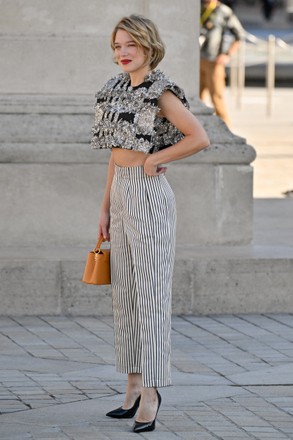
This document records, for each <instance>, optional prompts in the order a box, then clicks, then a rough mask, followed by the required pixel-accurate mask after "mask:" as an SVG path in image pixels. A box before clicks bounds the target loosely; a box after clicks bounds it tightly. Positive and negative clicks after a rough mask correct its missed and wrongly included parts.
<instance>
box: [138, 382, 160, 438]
mask: <svg viewBox="0 0 293 440" xmlns="http://www.w3.org/2000/svg"><path fill="white" fill-rule="evenodd" d="M156 391H157V390H156ZM157 396H158V409H157V412H156V417H155V418H154V420H153V421H152V422H137V421H135V422H134V425H133V428H132V430H133V432H136V433H137V434H140V433H141V432H147V431H154V429H155V428H156V418H157V415H158V412H159V409H160V405H161V402H162V398H161V395H160V393H159V392H158V391H157Z"/></svg>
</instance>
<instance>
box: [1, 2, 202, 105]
mask: <svg viewBox="0 0 293 440" xmlns="http://www.w3.org/2000/svg"><path fill="white" fill-rule="evenodd" d="M198 9H199V2H198V0H196V1H194V0H181V1H180V2H179V1H174V0H172V1H170V0H160V1H157V0H125V1H123V2H121V1H120V0H111V1H105V0H87V2H86V3H84V2H81V1H80V0H26V1H23V0H9V2H2V4H1V14H0V31H1V34H0V35H1V36H0V39H1V45H0V93H20V94H24V93H26V94H32V93H33V94H70V95H71V94H73V95H78V94H93V92H94V90H96V89H97V88H98V87H100V86H101V85H102V84H103V83H104V82H105V80H106V79H107V78H108V77H109V75H112V74H114V73H115V72H118V68H117V67H116V65H114V63H113V62H112V54H111V50H110V48H109V37H110V33H111V31H112V28H113V26H114V25H115V24H116V22H117V21H118V20H119V19H120V18H121V17H122V16H124V15H129V14H131V13H138V14H146V15H148V16H149V17H150V18H151V19H153V20H154V21H155V22H156V23H157V25H158V27H159V29H160V31H161V34H162V38H163V40H164V41H165V43H166V46H167V53H166V57H165V59H164V60H163V62H162V64H161V66H160V67H161V68H162V69H163V70H165V71H166V73H167V74H168V75H169V76H170V77H171V78H172V79H173V78H174V80H176V81H178V82H179V83H180V84H181V85H182V86H183V87H184V88H185V90H186V93H187V95H188V96H189V97H193V96H195V95H196V93H197V81H198V80H197V78H198V68H197V66H198V50H197V46H198V45H197V34H198Z"/></svg>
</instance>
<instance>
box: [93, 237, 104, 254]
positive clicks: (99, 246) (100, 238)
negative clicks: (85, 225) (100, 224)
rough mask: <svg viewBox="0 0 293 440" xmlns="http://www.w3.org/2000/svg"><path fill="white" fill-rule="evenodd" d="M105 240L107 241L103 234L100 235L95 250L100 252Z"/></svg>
mask: <svg viewBox="0 0 293 440" xmlns="http://www.w3.org/2000/svg"><path fill="white" fill-rule="evenodd" d="M104 241H106V240H105V239H104V237H103V236H102V235H100V237H99V239H98V242H97V244H96V246H95V248H94V249H93V252H95V253H98V254H99V253H100V252H101V246H102V243H103V242H104Z"/></svg>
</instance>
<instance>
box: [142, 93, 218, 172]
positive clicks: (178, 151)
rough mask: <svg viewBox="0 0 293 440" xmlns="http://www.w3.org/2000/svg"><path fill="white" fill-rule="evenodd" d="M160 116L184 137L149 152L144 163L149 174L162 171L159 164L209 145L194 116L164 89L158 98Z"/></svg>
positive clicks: (185, 155) (181, 157) (189, 154)
mask: <svg viewBox="0 0 293 440" xmlns="http://www.w3.org/2000/svg"><path fill="white" fill-rule="evenodd" d="M159 107H160V109H161V111H160V116H163V117H165V118H166V119H168V121H170V122H171V123H172V124H173V125H175V127H177V128H178V130H180V131H181V132H182V133H183V134H184V135H185V137H184V139H182V140H181V141H179V142H177V144H174V145H172V146H171V147H168V148H165V149H164V150H161V151H158V152H156V153H153V154H150V155H149V156H148V157H147V159H146V161H145V163H144V170H145V173H146V174H148V175H149V176H155V175H157V174H160V173H161V172H164V171H165V169H164V168H162V169H160V168H159V169H158V166H159V165H160V164H164V163H169V162H173V161H174V160H178V159H183V158H184V157H188V156H191V155H192V154H195V153H198V152H199V151H200V150H202V149H204V148H206V147H208V146H209V143H210V141H209V138H208V136H207V134H206V132H205V130H204V128H203V127H202V126H201V124H200V123H199V122H198V120H197V119H196V117H195V116H194V115H193V114H192V113H191V112H190V111H189V110H188V109H187V108H186V107H185V106H184V105H183V104H182V102H181V101H180V100H179V99H178V98H177V97H176V96H175V95H174V94H173V93H172V92H170V91H166V92H165V93H164V94H163V95H162V96H161V98H160V99H159Z"/></svg>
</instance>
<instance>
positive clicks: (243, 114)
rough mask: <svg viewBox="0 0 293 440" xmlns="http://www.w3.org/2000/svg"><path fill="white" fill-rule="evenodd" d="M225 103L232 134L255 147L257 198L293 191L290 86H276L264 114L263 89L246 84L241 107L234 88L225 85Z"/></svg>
mask: <svg viewBox="0 0 293 440" xmlns="http://www.w3.org/2000/svg"><path fill="white" fill-rule="evenodd" d="M226 102H227V106H228V109H229V113H230V116H231V121H232V131H233V133H235V134H237V135H239V136H242V137H244V138H246V139H247V143H248V144H250V145H252V146H253V147H254V149H255V150H256V153H257V157H256V160H255V161H254V162H253V163H252V166H253V168H254V191H253V193H254V194H253V195H254V197H256V198H284V194H283V193H284V192H286V191H288V190H293V123H292V122H293V118H292V115H293V88H275V90H274V91H273V97H272V113H271V116H267V91H266V89H265V88H258V87H246V88H245V89H244V90H243V92H242V97H241V99H240V107H239V105H238V98H237V91H233V90H231V89H229V88H227V93H226Z"/></svg>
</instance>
